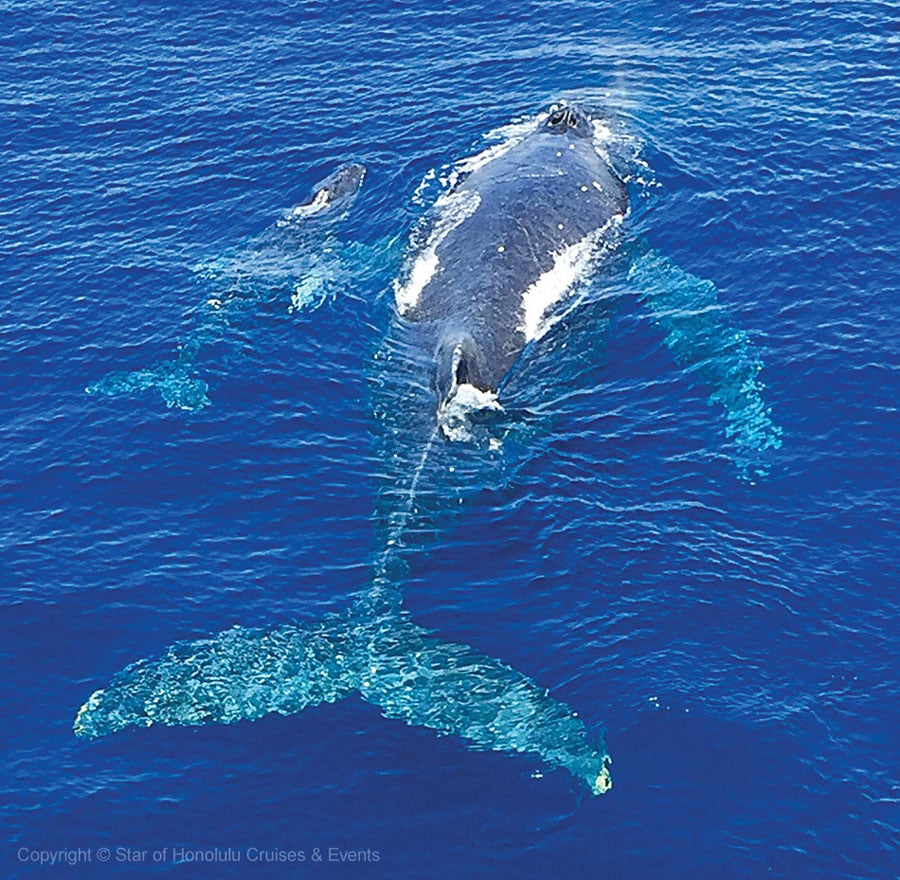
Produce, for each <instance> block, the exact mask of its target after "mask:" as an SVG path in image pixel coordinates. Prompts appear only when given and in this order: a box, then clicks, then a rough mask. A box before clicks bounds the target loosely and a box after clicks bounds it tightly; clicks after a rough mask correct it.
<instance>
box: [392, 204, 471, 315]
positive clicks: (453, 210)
mask: <svg viewBox="0 0 900 880" xmlns="http://www.w3.org/2000/svg"><path fill="white" fill-rule="evenodd" d="M480 204H481V196H479V195H478V193H476V192H468V191H466V192H450V193H446V194H445V195H442V196H441V197H440V198H439V199H438V200H437V201H436V202H435V205H434V207H435V211H436V212H437V220H436V221H435V224H434V228H433V229H432V230H431V234H430V235H429V236H428V240H427V241H426V242H425V245H424V246H423V247H422V249H421V250H420V251H419V253H418V254H417V255H416V258H415V260H413V263H412V266H411V267H410V269H409V272H408V274H407V277H406V280H405V281H403V282H402V283H401V282H400V281H394V298H395V300H396V302H397V311H399V312H400V314H401V315H406V314H407V313H408V312H409V311H410V310H411V309H413V308H415V306H416V303H418V301H419V296H420V295H421V294H422V291H423V290H424V289H425V286H426V285H427V284H428V282H429V281H431V279H432V278H433V277H434V275H435V273H436V272H437V270H438V268H439V266H440V260H439V259H438V256H437V249H438V247H439V246H440V244H441V242H442V241H443V240H444V239H445V238H446V237H447V236H448V235H449V234H450V233H451V232H452V231H453V230H454V229H456V227H457V226H459V225H460V224H461V223H463V222H464V221H466V220H467V219H468V218H469V217H471V216H472V215H473V214H474V213H475V211H477V210H478V206H479V205H480Z"/></svg>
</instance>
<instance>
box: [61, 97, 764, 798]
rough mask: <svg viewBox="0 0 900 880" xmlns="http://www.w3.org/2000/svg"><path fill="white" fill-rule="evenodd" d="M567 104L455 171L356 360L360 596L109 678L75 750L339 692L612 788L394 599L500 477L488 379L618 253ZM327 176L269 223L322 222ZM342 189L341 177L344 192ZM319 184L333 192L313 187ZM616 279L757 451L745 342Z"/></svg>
mask: <svg viewBox="0 0 900 880" xmlns="http://www.w3.org/2000/svg"><path fill="white" fill-rule="evenodd" d="M595 130H596V129H595V126H594V120H593V119H592V117H591V115H590V114H589V113H587V112H586V111H585V110H583V109H582V108H579V107H577V106H574V105H571V104H559V105H554V106H553V107H551V108H550V110H549V111H545V112H543V113H541V114H540V115H538V116H537V118H535V119H533V120H531V122H530V123H529V124H527V125H526V126H525V127H524V129H523V130H522V131H521V132H519V133H518V134H516V135H515V136H510V137H509V138H507V139H506V140H505V141H504V142H503V143H502V144H498V145H495V146H494V147H493V148H491V149H488V150H486V151H484V152H483V153H480V154H478V155H477V156H475V157H472V159H471V160H469V161H467V162H464V163H461V165H460V166H458V168H457V171H458V172H459V174H458V179H457V181H456V183H455V185H452V186H451V187H450V188H449V189H448V190H447V191H446V192H444V193H443V194H442V195H441V196H440V197H439V198H438V199H437V201H436V202H435V205H434V208H433V210H432V211H431V212H430V214H429V215H428V217H427V219H426V221H425V224H424V226H423V227H422V228H418V229H416V230H414V232H413V235H412V241H411V246H410V248H409V251H408V256H407V259H406V260H405V263H404V265H403V267H402V269H401V271H400V273H399V275H398V277H397V279H396V282H395V284H394V292H395V308H394V311H393V315H392V318H391V321H390V327H389V328H388V331H387V334H386V336H385V340H384V343H383V345H382V347H381V349H380V350H379V352H378V353H377V354H376V362H377V366H378V367H379V368H378V369H376V371H375V373H374V376H373V392H372V397H373V410H374V415H375V417H376V418H377V419H378V421H379V422H380V424H381V431H380V432H379V435H380V443H381V446H382V452H383V457H382V460H383V462H384V468H383V473H382V474H381V475H380V476H381V485H380V487H379V491H378V492H377V495H376V502H375V514H374V517H373V520H374V522H375V526H376V540H375V550H374V553H373V558H372V572H371V583H370V585H369V587H368V588H367V589H366V590H365V591H364V592H362V593H360V594H358V595H357V596H356V597H355V598H354V600H353V601H352V602H351V604H350V605H349V607H348V608H347V609H346V610H345V611H343V612H340V613H333V614H329V615H327V616H326V617H324V618H322V619H320V620H305V621H299V622H292V623H285V624H282V625H280V626H278V627H275V628H272V629H268V630H261V629H246V628H242V627H234V628H232V629H230V630H227V631H225V632H223V633H220V634H218V635H216V636H213V637H210V638H208V639H201V640H198V641H194V642H182V643H178V644H176V645H174V646H173V647H171V648H169V649H168V650H167V651H166V652H165V653H164V654H163V656H161V657H160V658H158V659H153V660H140V661H138V662H136V663H133V664H132V665H130V666H128V667H127V668H125V669H124V670H122V671H121V672H119V673H117V674H116V675H114V676H113V678H112V680H111V681H110V682H109V684H108V685H107V686H106V687H104V688H101V689H99V690H96V691H95V692H94V693H93V694H91V696H90V697H89V698H88V699H87V701H86V702H85V703H84V704H83V705H82V707H81V708H80V710H79V711H78V713H77V716H76V718H75V723H74V730H75V733H76V734H77V735H78V736H80V737H85V738H94V737H99V736H104V735H107V734H111V733H114V732H116V731H118V730H122V729H123V728H126V727H129V726H138V727H150V726H151V725H154V724H169V725H193V724H203V723H208V722H219V723H233V722H237V721H240V720H249V719H255V718H259V717H261V716H263V715H265V714H267V713H272V712H275V713H280V714H283V715H288V714H292V713H295V712H298V711H300V710H302V709H304V708H307V707H310V706H315V705H321V704H326V703H332V702H335V701H336V700H338V699H341V698H343V697H346V696H349V695H351V694H357V695H359V696H360V697H362V699H363V700H365V701H367V702H369V703H372V704H374V705H375V706H377V707H378V708H379V709H380V710H381V712H382V714H383V715H384V716H385V717H388V718H396V719H400V720H403V721H405V722H407V723H408V724H414V725H422V726H426V727H429V728H432V729H434V730H436V731H438V732H440V733H444V734H452V735H455V736H457V737H460V738H461V739H463V740H464V741H465V742H466V743H467V744H468V745H469V746H470V747H472V748H476V749H491V750H499V751H509V752H521V753H526V754H531V755H534V756H537V757H539V758H540V759H542V760H543V761H544V762H546V763H547V764H549V765H551V766H555V767H560V768H564V769H565V770H567V771H568V772H569V773H571V774H572V776H573V777H574V778H575V779H577V780H578V781H579V782H580V783H581V784H583V785H584V786H585V787H586V788H587V790H588V791H590V792H591V793H592V794H595V795H599V794H602V793H604V792H606V791H608V790H609V789H610V788H611V786H612V780H611V776H610V770H609V767H610V758H609V755H608V752H607V749H606V745H605V743H604V740H603V737H602V736H601V735H600V734H599V733H598V732H596V731H592V730H590V729H589V728H588V727H587V726H586V725H585V723H584V722H583V721H582V719H581V718H579V717H578V715H577V713H576V712H574V711H573V710H572V709H570V708H569V707H568V706H566V705H565V704H564V703H561V702H559V701H558V700H556V699H555V698H554V697H552V696H551V695H550V693H549V692H548V691H547V690H545V689H544V688H542V687H540V686H539V685H538V684H537V683H535V682H534V681H533V680H532V679H531V678H529V677H528V676H526V675H524V674H523V673H521V672H519V671H517V670H515V669H513V668H512V667H511V666H509V665H508V664H506V663H504V662H503V661H501V660H499V659H494V658H492V657H489V656H487V655H485V654H483V653H481V652H479V651H477V650H475V649H474V648H471V647H469V646H467V645H463V644H459V643H454V642H450V641H447V640H444V639H441V638H440V637H438V636H437V635H436V634H434V633H432V632H429V631H428V630H426V629H425V628H423V627H421V626H419V625H417V624H416V623H414V622H413V621H412V619H411V618H410V616H409V614H408V612H407V611H406V610H405V609H404V607H403V604H402V596H401V592H400V588H399V584H400V582H401V581H402V579H403V576H404V574H405V572H406V570H407V565H408V562H407V560H408V557H409V555H410V553H411V552H412V551H413V550H414V549H415V548H416V547H417V546H420V545H421V544H422V542H423V541H425V540H427V539H428V537H427V536H428V534H429V533H430V531H431V526H432V525H433V522H434V520H435V519H436V518H438V517H439V516H440V515H443V514H444V513H446V512H447V511H448V510H450V509H458V502H459V501H461V500H462V498H463V496H464V495H465V494H467V493H468V494H472V493H473V492H474V491H476V490H477V489H478V488H479V487H486V486H490V485H491V481H492V480H493V479H494V478H495V476H496V474H497V472H498V467H499V469H500V470H502V463H503V447H502V443H494V442H493V441H494V440H496V439H497V438H496V437H492V442H490V443H488V444H487V445H485V444H480V443H478V442H472V441H473V440H478V438H479V436H480V435H479V434H478V429H479V427H480V426H481V425H482V424H484V423H487V424H488V425H490V420H491V419H493V418H499V419H501V420H502V419H504V418H506V415H505V414H504V413H503V409H502V396H503V388H504V382H505V380H506V377H507V376H508V375H509V374H510V371H512V370H514V368H515V364H516V362H517V360H518V358H519V357H520V355H521V354H522V352H523V351H524V350H525V349H526V347H527V346H528V345H529V344H530V343H531V342H532V341H534V340H537V339H540V338H541V337H542V336H543V335H544V334H546V333H547V332H548V330H549V329H550V328H551V327H552V326H553V324H554V322H555V321H557V320H558V319H559V318H560V317H561V316H562V315H564V314H567V313H568V310H569V309H571V308H572V307H573V306H574V304H577V302H578V300H579V297H578V296H577V295H576V293H577V291H578V290H579V286H580V285H583V284H584V283H585V281H586V280H587V279H589V278H590V277H591V274H592V270H593V269H595V268H596V267H598V266H599V265H600V264H601V263H604V261H607V262H608V261H611V260H612V259H613V258H614V257H615V256H618V255H620V253H621V251H622V249H623V247H624V240H623V236H622V235H621V227H622V221H623V219H624V218H625V217H626V215H627V213H628V210H629V208H628V205H629V200H628V193H627V188H626V183H625V181H623V179H622V177H621V176H620V175H619V174H617V173H616V170H615V169H614V167H613V163H612V162H611V161H610V160H609V158H608V156H606V155H605V154H604V151H603V149H602V148H601V147H600V146H599V145H598V143H597V139H596V137H595ZM349 179H350V186H349V187H345V186H344V184H343V183H342V181H343V180H345V178H343V177H341V178H340V179H338V180H336V181H334V182H333V184H329V188H328V189H327V191H324V194H322V192H323V190H319V191H318V192H317V193H316V194H314V195H313V197H312V198H311V199H310V200H308V202H306V203H305V204H304V205H302V206H299V209H294V210H293V211H292V212H290V215H289V216H288V215H286V216H285V217H283V218H282V221H283V222H289V223H294V222H301V223H302V222H306V221H308V220H311V219H315V218H316V217H317V216H318V215H319V212H320V211H325V212H327V210H328V206H329V204H330V203H331V202H332V195H331V193H332V192H334V193H335V194H336V196H335V199H334V200H335V201H340V199H341V191H342V190H345V189H346V190H347V191H348V192H349V191H352V190H353V189H354V186H353V180H354V176H353V175H350V178H349ZM358 179H360V180H361V176H359V177H358ZM332 186H333V189H332ZM628 262H629V268H628V271H627V273H625V274H626V277H627V279H628V280H629V281H630V282H632V283H633V284H635V285H636V286H638V287H639V291H638V294H639V296H640V297H641V298H642V299H643V301H644V302H645V303H646V304H647V306H648V309H649V312H650V315H651V318H652V320H653V321H654V323H655V324H656V325H657V326H658V327H660V328H661V330H662V331H663V333H664V339H665V342H666V344H667V345H668V346H669V348H670V349H671V351H672V354H673V357H674V359H675V361H676V362H677V363H679V364H681V365H684V366H691V367H695V368H696V369H697V370H698V372H699V374H700V375H701V376H703V377H704V378H705V379H706V380H707V381H708V382H709V384H710V385H711V387H712V399H713V400H714V401H715V402H717V403H719V404H720V405H722V406H723V407H724V409H725V411H726V415H727V419H728V425H729V427H728V434H729V437H731V438H732V439H733V440H735V441H736V444H737V446H738V448H741V449H748V450H755V451H761V450H763V449H766V448H770V447H773V446H777V445H778V443H779V442H780V441H779V440H778V429H777V427H776V426H775V425H774V424H773V423H772V421H771V419H770V417H769V411H768V409H767V408H766V407H765V405H764V404H763V401H762V397H761V386H760V384H759V383H758V381H757V379H756V374H757V372H758V370H759V361H758V359H757V358H756V357H755V356H754V355H753V353H752V347H751V346H750V345H749V343H748V341H747V338H746V335H745V334H743V333H742V331H737V330H736V329H735V328H734V327H733V326H732V325H731V324H730V323H729V322H728V321H727V320H725V319H724V318H723V317H722V315H721V312H720V310H719V309H717V308H716V307H715V306H716V292H715V288H714V287H713V286H712V285H711V283H710V282H706V281H703V280H702V279H698V278H696V277H695V276H692V275H690V274H689V273H687V272H684V271H682V270H679V269H677V267H675V266H674V265H673V264H672V263H671V262H670V261H668V260H667V259H666V258H665V257H663V256H662V255H659V254H657V253H656V252H655V251H653V250H652V248H650V247H649V245H646V243H639V244H638V246H636V247H634V248H633V253H632V254H631V255H630V256H629V258H628Z"/></svg>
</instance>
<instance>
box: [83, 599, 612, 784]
mask: <svg viewBox="0 0 900 880" xmlns="http://www.w3.org/2000/svg"><path fill="white" fill-rule="evenodd" d="M361 612H362V613H361ZM351 694H359V696H361V697H362V699H363V700H365V701H366V702H369V703H372V704H374V705H376V706H378V707H379V708H380V709H381V710H382V712H383V714H384V716H385V717H387V718H396V719H399V720H402V721H405V722H406V723H407V724H410V725H421V726H424V727H428V728H431V729H432V730H436V731H438V732H439V733H441V734H451V735H454V736H458V737H461V738H462V739H464V740H466V741H467V743H468V744H469V746H470V747H472V748H475V749H483V750H493V751H508V752H524V753H531V754H534V755H536V756H538V757H540V758H541V759H543V760H544V761H545V762H547V763H548V764H551V765H554V766H558V767H563V768H565V769H566V770H568V771H569V772H570V773H571V774H572V775H573V776H575V777H576V778H577V779H579V780H580V781H581V782H582V783H584V784H585V785H587V787H588V788H589V789H590V790H591V792H592V793H593V794H602V793H604V792H606V791H608V790H609V789H610V788H611V787H612V781H611V779H610V774H609V757H608V755H607V752H606V749H605V747H604V745H603V742H602V740H601V739H599V738H597V740H596V741H592V739H591V737H590V736H589V734H588V731H587V728H586V727H585V725H584V723H583V722H582V721H581V720H580V719H579V718H578V717H577V716H576V715H575V714H574V713H573V712H572V711H571V710H570V709H569V708H568V707H567V706H566V705H564V704H563V703H560V702H559V701H557V700H555V699H553V698H552V697H550V696H549V693H548V692H547V691H546V690H544V689H543V688H540V687H538V686H537V685H536V684H535V683H534V682H533V681H532V680H531V679H529V678H528V677H527V676H525V675H524V674H522V673H521V672H518V671H516V670H515V669H513V668H512V667H511V666H508V665H506V664H505V663H502V662H501V661H500V660H495V659H493V658H491V657H487V656H484V655H482V654H479V653H477V652H476V651H474V650H473V649H472V648H470V647H468V646H467V645H461V644H455V643H453V642H448V641H444V640H442V639H438V638H435V637H434V636H432V635H431V634H429V633H428V631H427V630H425V629H423V628H422V627H419V626H417V625H416V624H414V623H413V622H412V620H411V619H410V618H409V616H408V615H407V614H406V613H405V612H403V611H402V610H399V609H397V608H394V607H390V606H385V609H383V610H382V611H381V612H380V613H379V612H378V611H377V610H373V608H372V603H371V601H370V600H369V599H366V600H363V601H362V602H358V603H357V604H356V605H355V606H353V607H352V608H351V609H350V610H349V611H347V612H345V613H343V614H330V615H328V616H326V617H325V618H324V619H322V620H321V621H319V622H317V623H312V622H308V623H306V622H304V623H295V624H284V625H282V626H279V627H277V628H275V629H270V630H262V629H244V628H242V627H238V626H236V627H234V628H232V629H229V630H226V631H225V632H222V633H219V634H218V635H216V636H214V637H212V638H207V639H200V640H199V641H195V642H181V643H178V644H176V645H173V646H172V647H170V648H169V649H168V650H167V651H166V653H165V654H164V655H163V656H162V657H161V658H160V659H158V660H140V661H138V662H137V663H133V664H131V665H130V666H128V667H127V668H126V669H124V670H122V671H121V672H119V673H118V674H117V675H115V676H114V677H113V679H112V681H111V682H110V683H109V685H108V686H107V687H105V688H103V689H101V690H98V691H95V692H94V693H93V694H92V695H91V696H90V697H89V698H88V700H87V702H86V703H85V704H84V705H83V706H82V707H81V709H80V710H79V711H78V715H77V717H76V718H75V724H74V730H75V733H76V734H77V735H78V736H80V737H83V738H88V739H93V738H97V737H101V736H106V735H108V734H111V733H115V732H117V731H120V730H122V729H124V728H126V727H129V726H138V727H150V726H151V725H153V724H165V725H196V724H206V723H213V722H217V723H221V724H231V723H234V722H237V721H242V720H245V719H246V720H252V719H255V718H260V717H262V716H263V715H267V714H269V713H278V714H281V715H291V714H293V713H295V712H299V711H300V710H302V709H305V708H307V707H309V706H316V705H319V704H321V703H333V702H335V701H336V700H339V699H341V698H343V697H346V696H350V695H351Z"/></svg>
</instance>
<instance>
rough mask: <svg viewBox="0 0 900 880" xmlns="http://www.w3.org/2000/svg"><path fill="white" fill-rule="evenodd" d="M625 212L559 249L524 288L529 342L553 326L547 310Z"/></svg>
mask: <svg viewBox="0 0 900 880" xmlns="http://www.w3.org/2000/svg"><path fill="white" fill-rule="evenodd" d="M623 216H624V215H623V214H614V215H613V216H612V217H611V218H610V219H609V221H608V222H606V223H604V224H603V226H601V227H600V228H599V229H595V230H594V231H593V232H591V233H590V234H589V235H586V236H585V237H584V238H582V239H581V241H577V242H575V243H574V244H571V245H569V246H568V247H566V248H564V249H563V250H562V251H560V252H559V253H557V254H556V255H555V256H554V258H553V265H552V266H551V267H550V268H549V269H548V270H547V271H546V272H544V274H543V275H541V276H540V277H539V278H538V279H537V280H536V281H535V282H534V283H533V284H532V285H531V286H530V287H529V288H528V289H527V290H525V291H524V293H523V294H522V306H521V323H520V324H519V330H521V332H522V333H523V334H524V335H525V339H526V341H527V342H531V341H532V340H534V339H539V338H540V337H541V336H543V335H544V334H545V333H546V332H547V331H548V330H549V329H550V328H551V327H552V326H553V324H554V323H555V322H554V321H553V320H550V321H548V320H545V319H546V316H547V313H548V312H549V311H550V310H551V309H552V307H553V306H554V305H556V303H558V302H559V301H560V300H561V299H562V298H563V297H564V296H565V295H566V294H567V293H568V292H569V291H570V290H571V289H572V288H573V287H574V286H575V284H576V283H577V282H578V281H579V280H580V279H581V278H583V277H584V276H585V275H586V274H587V273H588V271H589V269H590V267H591V266H592V264H593V263H594V260H595V259H596V257H597V255H598V254H597V246H598V245H600V244H601V240H602V238H603V236H604V235H605V234H606V232H607V231H608V230H609V228H610V227H611V226H613V225H614V224H615V225H617V224H619V223H621V221H622V218H623ZM602 247H603V248H605V243H603V244H602ZM557 317H559V316H557Z"/></svg>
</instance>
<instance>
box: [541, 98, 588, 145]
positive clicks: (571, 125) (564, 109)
mask: <svg viewBox="0 0 900 880" xmlns="http://www.w3.org/2000/svg"><path fill="white" fill-rule="evenodd" d="M544 129H545V130H546V131H549V132H551V133H552V134H565V135H569V136H570V137H571V136H572V135H575V136H576V137H590V136H591V132H592V129H591V121H590V119H589V118H588V115H587V113H585V112H584V110H582V109H581V108H580V107H579V106H577V105H576V104H554V105H553V106H552V107H551V108H550V114H549V115H548V116H547V120H546V122H545V123H544Z"/></svg>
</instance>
